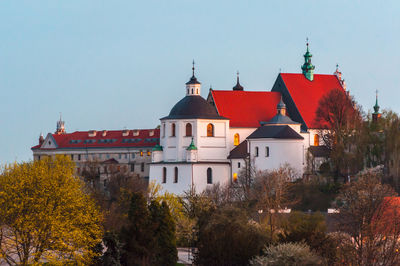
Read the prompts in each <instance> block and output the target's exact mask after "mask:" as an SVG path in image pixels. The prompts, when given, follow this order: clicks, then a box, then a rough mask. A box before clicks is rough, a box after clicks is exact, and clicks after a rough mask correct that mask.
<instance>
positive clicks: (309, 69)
mask: <svg viewBox="0 0 400 266" xmlns="http://www.w3.org/2000/svg"><path fill="white" fill-rule="evenodd" d="M311 57H312V54H311V53H310V50H309V48H308V38H307V51H306V53H305V54H304V64H303V66H302V67H301V69H302V70H303V75H304V76H305V77H306V78H307V79H308V80H310V81H313V80H314V69H315V66H314V65H313V64H312V63H311Z"/></svg>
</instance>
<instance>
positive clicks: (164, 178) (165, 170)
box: [162, 167, 167, 183]
mask: <svg viewBox="0 0 400 266" xmlns="http://www.w3.org/2000/svg"><path fill="white" fill-rule="evenodd" d="M162 182H163V183H167V168H166V167H163V169H162Z"/></svg>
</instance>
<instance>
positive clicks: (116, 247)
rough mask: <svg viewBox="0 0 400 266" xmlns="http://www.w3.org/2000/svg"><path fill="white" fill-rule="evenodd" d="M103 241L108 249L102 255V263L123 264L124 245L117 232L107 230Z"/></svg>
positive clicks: (109, 265)
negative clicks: (122, 250)
mask: <svg viewBox="0 0 400 266" xmlns="http://www.w3.org/2000/svg"><path fill="white" fill-rule="evenodd" d="M103 243H104V245H105V247H106V251H105V252H104V254H103V256H102V257H101V265H104V266H119V265H121V263H120V259H121V249H122V245H121V243H120V242H119V239H118V237H117V235H116V234H114V233H112V232H106V233H105V234H104V237H103Z"/></svg>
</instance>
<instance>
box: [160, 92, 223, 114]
mask: <svg viewBox="0 0 400 266" xmlns="http://www.w3.org/2000/svg"><path fill="white" fill-rule="evenodd" d="M187 118H206V119H227V118H225V117H222V116H220V115H218V113H217V110H216V109H215V108H214V106H212V105H211V104H210V103H208V102H207V101H206V100H205V99H204V98H203V97H201V96H199V95H188V96H186V97H184V98H183V99H182V100H180V101H179V102H178V103H177V104H175V106H174V107H172V109H171V112H170V113H169V115H168V116H166V117H163V118H161V119H187Z"/></svg>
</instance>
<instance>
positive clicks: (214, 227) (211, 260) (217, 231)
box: [195, 206, 268, 265]
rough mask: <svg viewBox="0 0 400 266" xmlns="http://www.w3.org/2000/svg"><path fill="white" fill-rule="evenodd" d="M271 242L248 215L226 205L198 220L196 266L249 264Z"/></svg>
mask: <svg viewBox="0 0 400 266" xmlns="http://www.w3.org/2000/svg"><path fill="white" fill-rule="evenodd" d="M266 242H268V237H267V235H266V232H265V230H263V229H262V227H261V226H260V225H259V224H258V223H256V222H254V221H252V220H249V219H248V217H247V215H246V213H245V212H244V211H243V210H240V209H238V208H235V207H231V206H226V207H223V208H220V209H218V210H216V211H213V212H210V213H209V214H208V215H207V216H203V217H202V218H201V219H200V221H199V233H198V240H197V248H198V253H197V254H196V255H195V264H196V265H247V264H248V262H249V260H250V259H251V258H252V257H253V256H255V255H257V254H259V253H260V251H261V250H262V247H263V246H264V245H265V243H266Z"/></svg>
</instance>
